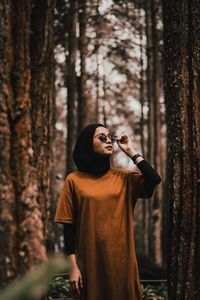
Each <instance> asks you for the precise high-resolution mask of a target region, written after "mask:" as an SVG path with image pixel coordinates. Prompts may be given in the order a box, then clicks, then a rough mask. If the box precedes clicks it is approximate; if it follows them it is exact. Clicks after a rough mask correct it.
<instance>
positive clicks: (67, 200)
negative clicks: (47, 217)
mask: <svg viewBox="0 0 200 300" xmlns="http://www.w3.org/2000/svg"><path fill="white" fill-rule="evenodd" d="M74 212H75V209H74V199H73V190H72V182H70V179H69V178H68V177H67V178H66V180H65V182H64V185H63V188H62V191H61V193H60V196H59V198H58V202H57V206H56V213H55V218H54V222H56V223H74V221H75V220H74V218H75V213H74Z"/></svg>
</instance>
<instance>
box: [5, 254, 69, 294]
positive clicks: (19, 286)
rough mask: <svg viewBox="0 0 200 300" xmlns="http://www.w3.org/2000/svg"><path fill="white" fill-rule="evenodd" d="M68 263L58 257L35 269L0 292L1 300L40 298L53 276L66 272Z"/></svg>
mask: <svg viewBox="0 0 200 300" xmlns="http://www.w3.org/2000/svg"><path fill="white" fill-rule="evenodd" d="M67 268H68V262H67V260H66V259H65V258H62V257H59V258H54V259H52V260H50V261H49V262H48V263H43V264H41V265H40V266H38V267H36V268H35V269H34V270H33V271H32V272H31V273H28V274H27V275H26V276H24V277H22V278H21V279H20V280H17V281H15V282H13V283H12V284H11V285H9V286H8V287H7V288H6V289H5V290H3V291H1V292H0V299H1V300H29V299H33V298H37V297H40V296H41V295H43V294H44V293H45V292H46V289H47V286H48V283H49V282H50V281H51V279H52V277H53V275H52V274H56V273H58V272H63V271H66V269H67Z"/></svg>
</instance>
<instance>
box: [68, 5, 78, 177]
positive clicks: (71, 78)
mask: <svg viewBox="0 0 200 300" xmlns="http://www.w3.org/2000/svg"><path fill="white" fill-rule="evenodd" d="M77 9H78V1H77V0H71V1H70V13H69V34H68V36H69V55H68V64H67V66H68V70H67V173H70V172H71V171H73V169H74V163H73V159H72V152H73V147H74V140H75V127H76V123H75V117H76V116H75V103H76V100H77V80H76V72H75V64H76V55H77V39H76V25H77Z"/></svg>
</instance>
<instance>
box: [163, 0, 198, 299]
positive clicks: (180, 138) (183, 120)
mask: <svg viewBox="0 0 200 300" xmlns="http://www.w3.org/2000/svg"><path fill="white" fill-rule="evenodd" d="M163 16H164V54H165V75H166V76H165V100H166V112H167V125H168V132H167V136H168V189H169V194H168V197H169V203H168V212H169V215H168V218H169V223H168V269H169V271H168V274H169V292H170V299H172V300H173V299H174V300H175V299H176V300H179V299H181V300H184V299H195V300H196V299H200V286H199V282H200V272H199V270H200V206H199V201H200V200H199V199H200V186H199V175H200V149H199V147H200V121H199V120H200V107H199V104H200V88H199V86H200V85H199V72H200V61H199V53H200V21H199V20H200V2H199V1H186V0H184V1H180V0H179V1H171V2H170V1H166V0H163Z"/></svg>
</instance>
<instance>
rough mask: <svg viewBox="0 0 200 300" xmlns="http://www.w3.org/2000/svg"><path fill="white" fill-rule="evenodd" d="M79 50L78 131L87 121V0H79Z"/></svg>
mask: <svg viewBox="0 0 200 300" xmlns="http://www.w3.org/2000/svg"><path fill="white" fill-rule="evenodd" d="M79 28H80V29H79V31H80V38H79V50H80V59H81V76H80V93H79V98H78V132H79V131H80V130H81V129H82V128H83V127H85V125H86V121H87V76H86V57H87V37H86V28H87V0H79Z"/></svg>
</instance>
